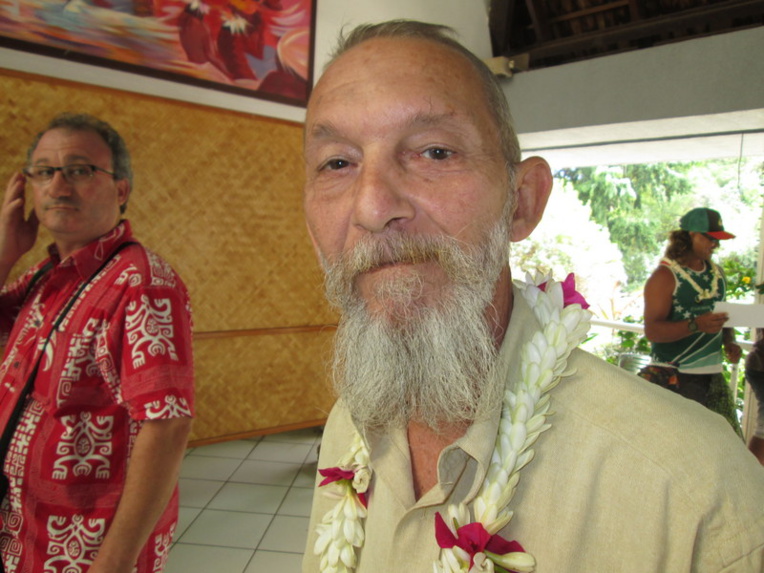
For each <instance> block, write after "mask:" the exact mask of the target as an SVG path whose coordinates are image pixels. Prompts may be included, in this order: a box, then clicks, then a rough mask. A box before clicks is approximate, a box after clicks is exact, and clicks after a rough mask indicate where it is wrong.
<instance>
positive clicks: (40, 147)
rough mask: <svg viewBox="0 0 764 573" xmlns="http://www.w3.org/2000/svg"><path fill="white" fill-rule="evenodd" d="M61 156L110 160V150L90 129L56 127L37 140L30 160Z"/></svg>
mask: <svg viewBox="0 0 764 573" xmlns="http://www.w3.org/2000/svg"><path fill="white" fill-rule="evenodd" d="M59 155H63V156H64V157H69V158H75V159H96V158H98V159H101V158H105V159H108V160H110V159H111V149H110V148H109V146H108V144H107V143H106V142H105V141H104V139H103V137H101V135H100V134H99V133H98V132H96V131H94V130H91V129H72V128H68V127H56V128H53V129H49V130H48V131H46V132H45V133H43V134H42V136H41V137H40V138H39V139H38V140H37V142H36V144H35V145H34V148H33V149H32V150H31V154H30V159H31V160H32V161H35V162H37V161H41V160H45V159H47V158H49V157H50V158H52V157H56V156H59Z"/></svg>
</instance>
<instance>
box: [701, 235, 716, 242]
mask: <svg viewBox="0 0 764 573" xmlns="http://www.w3.org/2000/svg"><path fill="white" fill-rule="evenodd" d="M701 235H703V236H704V237H705V238H706V239H708V240H709V241H711V242H712V243H718V242H719V239H717V238H716V237H712V236H711V235H709V234H708V233H701Z"/></svg>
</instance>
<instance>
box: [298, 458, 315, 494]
mask: <svg viewBox="0 0 764 573" xmlns="http://www.w3.org/2000/svg"><path fill="white" fill-rule="evenodd" d="M317 474H318V462H315V461H314V462H310V463H306V464H303V465H302V466H301V467H300V471H299V473H298V474H297V477H296V478H295V480H294V483H293V484H292V486H293V487H309V488H313V487H315V485H316V475H317Z"/></svg>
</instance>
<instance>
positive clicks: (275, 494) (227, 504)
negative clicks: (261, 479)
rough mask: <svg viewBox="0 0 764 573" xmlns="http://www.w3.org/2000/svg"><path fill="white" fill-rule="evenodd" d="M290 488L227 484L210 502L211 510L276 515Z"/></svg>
mask: <svg viewBox="0 0 764 573" xmlns="http://www.w3.org/2000/svg"><path fill="white" fill-rule="evenodd" d="M288 489H289V488H288V487H285V486H278V485H261V484H250V483H227V484H225V486H223V488H222V489H221V490H220V492H218V494H217V495H216V496H215V498H214V499H213V500H212V501H211V502H210V504H209V506H208V507H209V508H210V509H225V510H230V511H247V512H252V513H269V514H271V515H272V514H274V513H276V510H278V508H279V506H280V505H281V502H282V500H283V499H284V497H285V496H286V493H287V490H288Z"/></svg>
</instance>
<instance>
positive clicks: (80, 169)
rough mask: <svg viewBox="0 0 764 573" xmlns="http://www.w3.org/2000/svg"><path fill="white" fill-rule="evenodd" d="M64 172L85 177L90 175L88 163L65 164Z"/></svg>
mask: <svg viewBox="0 0 764 573" xmlns="http://www.w3.org/2000/svg"><path fill="white" fill-rule="evenodd" d="M66 172H67V174H68V175H73V176H74V177H85V176H88V175H90V167H89V166H88V165H67V166H66Z"/></svg>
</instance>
